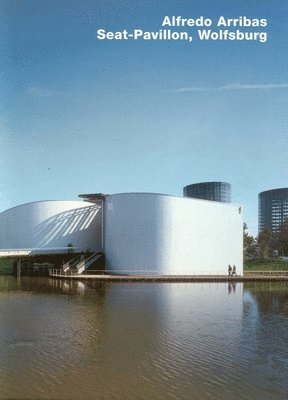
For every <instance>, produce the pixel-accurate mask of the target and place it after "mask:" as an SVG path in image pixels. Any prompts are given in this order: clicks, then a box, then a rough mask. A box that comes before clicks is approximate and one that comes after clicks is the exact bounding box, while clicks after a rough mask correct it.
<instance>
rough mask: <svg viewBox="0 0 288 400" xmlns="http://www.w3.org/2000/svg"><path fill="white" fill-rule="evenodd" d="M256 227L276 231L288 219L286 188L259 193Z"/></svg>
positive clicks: (287, 192)
mask: <svg viewBox="0 0 288 400" xmlns="http://www.w3.org/2000/svg"><path fill="white" fill-rule="evenodd" d="M258 204H259V208H258V229H259V233H260V232H263V231H264V230H265V229H269V230H270V231H272V232H277V231H278V230H279V227H280V225H281V224H283V222H284V221H285V220H286V219H288V188H282V189H273V190H266V191H265V192H261V193H259V203H258Z"/></svg>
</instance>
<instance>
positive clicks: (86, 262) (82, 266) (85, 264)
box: [75, 252, 103, 275]
mask: <svg viewBox="0 0 288 400" xmlns="http://www.w3.org/2000/svg"><path fill="white" fill-rule="evenodd" d="M102 256H103V253H98V252H97V253H94V254H92V256H90V257H88V258H85V259H84V260H82V261H80V262H79V263H78V264H76V265H75V268H77V271H76V275H80V274H82V273H83V272H84V271H85V270H86V269H87V268H89V267H90V266H91V265H92V264H94V263H95V262H96V261H97V260H99V259H100V257H102Z"/></svg>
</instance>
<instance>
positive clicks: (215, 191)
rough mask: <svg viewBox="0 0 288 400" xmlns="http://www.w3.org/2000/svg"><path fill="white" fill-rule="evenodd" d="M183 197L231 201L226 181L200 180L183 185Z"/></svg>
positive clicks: (228, 184) (229, 186) (229, 189)
mask: <svg viewBox="0 0 288 400" xmlns="http://www.w3.org/2000/svg"><path fill="white" fill-rule="evenodd" d="M183 195H184V197H193V198H195V199H204V200H212V201H220V202H221V203H230V202H231V185H230V183H226V182H202V183H194V184H193V185H188V186H185V187H184V189H183Z"/></svg>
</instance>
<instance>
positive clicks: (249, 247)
mask: <svg viewBox="0 0 288 400" xmlns="http://www.w3.org/2000/svg"><path fill="white" fill-rule="evenodd" d="M243 251H244V260H249V259H251V258H255V257H257V243H256V240H255V238H254V237H253V236H252V235H249V234H248V226H247V224H246V222H244V224H243Z"/></svg>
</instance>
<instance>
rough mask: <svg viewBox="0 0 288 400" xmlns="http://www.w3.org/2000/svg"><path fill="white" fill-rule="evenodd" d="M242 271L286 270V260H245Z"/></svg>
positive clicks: (287, 268)
mask: <svg viewBox="0 0 288 400" xmlns="http://www.w3.org/2000/svg"><path fill="white" fill-rule="evenodd" d="M244 271H288V261H287V260H285V261H284V260H279V259H268V260H246V261H245V262H244Z"/></svg>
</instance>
